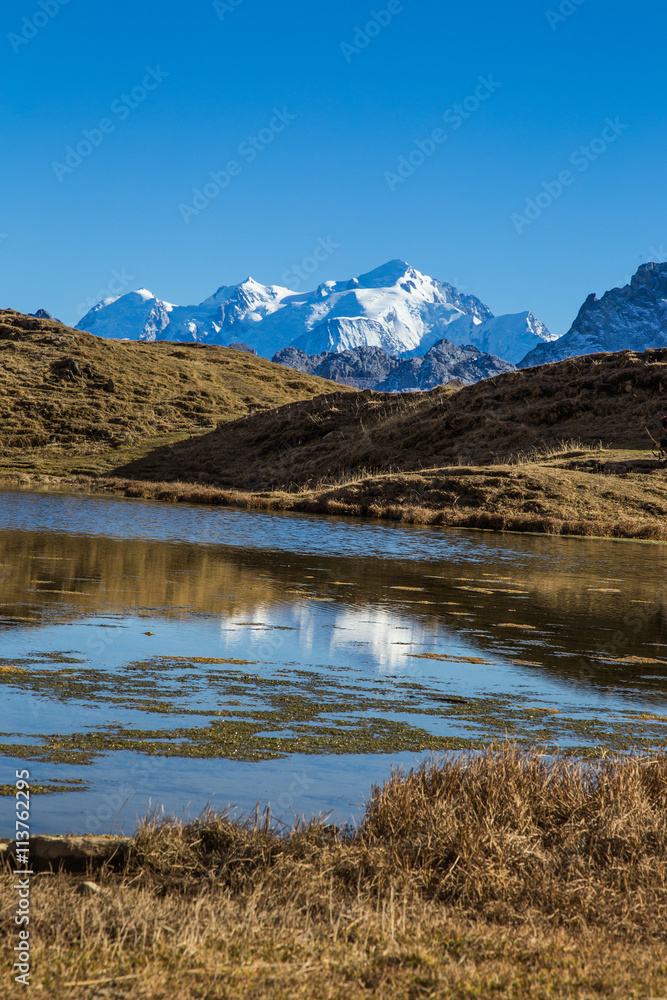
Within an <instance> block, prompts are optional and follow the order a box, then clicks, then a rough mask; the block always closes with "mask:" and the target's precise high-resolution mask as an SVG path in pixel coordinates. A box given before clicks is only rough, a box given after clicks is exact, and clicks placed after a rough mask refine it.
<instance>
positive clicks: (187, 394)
mask: <svg viewBox="0 0 667 1000" xmlns="http://www.w3.org/2000/svg"><path fill="white" fill-rule="evenodd" d="M334 389H335V390H337V391H340V386H338V385H335V384H334V383H329V382H326V381H324V380H322V379H318V378H315V377H313V376H309V375H302V374H301V373H300V372H295V371H291V370H289V369H286V368H282V367H281V366H280V365H274V364H271V362H269V361H265V360H264V359H263V358H257V357H255V356H254V355H252V354H247V353H244V352H241V351H235V350H230V349H227V348H223V347H209V346H201V345H196V344H192V345H185V344H171V343H133V342H124V341H111V340H103V339H102V338H100V337H94V336H92V335H91V334H89V333H82V332H80V331H78V330H72V329H70V328H69V327H66V326H63V325H62V324H60V323H57V322H56V321H54V320H44V319H36V318H33V317H31V316H24V315H22V314H21V313H17V312H13V311H12V310H9V309H5V310H0V473H2V472H3V471H4V472H9V471H12V472H15V471H16V470H24V471H27V472H46V473H51V474H56V475H63V474H66V473H67V472H71V471H74V470H76V471H81V472H89V473H94V472H100V471H104V470H106V469H109V468H111V467H113V466H114V465H118V464H119V463H121V462H124V461H130V460H132V459H136V458H138V457H139V456H141V455H143V454H144V453H145V452H146V451H148V450H150V449H151V448H155V447H156V446H158V445H160V444H163V445H164V444H172V443H173V442H176V441H179V440H181V439H183V438H187V437H189V436H191V435H195V434H196V435H200V434H202V433H204V432H205V431H206V430H207V429H211V428H214V427H216V426H217V424H218V423H220V422H224V421H228V420H230V419H233V418H237V417H240V416H244V415H247V414H248V413H251V412H253V411H254V410H258V409H263V408H270V407H273V406H280V405H281V404H284V403H288V402H291V401H293V400H302V399H307V398H309V397H311V396H313V395H315V394H320V393H327V392H330V391H333V390H334Z"/></svg>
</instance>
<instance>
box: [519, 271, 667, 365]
mask: <svg viewBox="0 0 667 1000" xmlns="http://www.w3.org/2000/svg"><path fill="white" fill-rule="evenodd" d="M660 347H667V263H664V264H642V266H641V267H640V268H639V269H638V271H637V273H636V274H635V275H634V277H633V278H632V280H631V281H630V284H629V285H624V287H623V288H612V289H611V290H610V291H608V292H605V294H604V295H603V296H602V298H601V299H598V297H597V295H595V293H594V292H592V293H591V294H590V295H589V296H588V298H587V299H586V301H585V302H584V304H583V306H582V307H581V309H580V310H579V314H578V316H577V318H576V319H575V321H574V323H573V324H572V326H571V327H570V329H569V330H568V332H567V333H566V334H565V336H564V337H561V338H560V339H559V340H555V341H554V342H553V343H551V344H540V345H539V346H538V347H536V348H534V350H532V351H530V352H529V353H528V354H527V355H526V356H525V358H524V359H523V360H522V361H520V362H519V368H532V367H534V366H536V365H544V364H547V363H548V362H550V361H563V360H565V358H573V357H578V356H580V355H582V354H598V353H600V352H602V351H626V350H630V351H646V350H649V349H651V348H660Z"/></svg>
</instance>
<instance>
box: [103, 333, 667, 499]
mask: <svg viewBox="0 0 667 1000" xmlns="http://www.w3.org/2000/svg"><path fill="white" fill-rule="evenodd" d="M666 394H667V349H662V350H653V351H646V352H644V353H643V354H637V353H634V352H632V351H622V352H620V353H618V354H598V355H589V356H587V357H583V358H571V359H569V360H567V361H562V362H559V363H557V364H551V365H544V366H543V367H541V368H529V369H525V370H524V371H520V372H510V373H508V374H505V375H499V376H497V377H496V378H493V379H487V380H485V381H483V382H478V383H477V384H476V385H472V386H467V387H465V388H463V389H458V390H452V389H451V388H447V387H444V388H440V389H434V390H433V391H432V392H427V393H405V394H398V395H391V394H382V393H373V392H370V390H367V391H365V392H361V393H350V392H335V393H332V394H329V395H327V396H318V397H315V398H314V399H308V400H305V401H302V402H297V403H290V404H288V405H286V406H282V407H279V408H278V409H273V410H270V411H267V412H264V413H256V414H253V415H252V416H251V417H249V418H247V419H243V420H236V421H234V422H233V423H231V424H228V425H227V426H226V427H225V428H224V431H214V432H213V433H211V434H207V435H204V436H202V437H200V438H198V439H195V440H193V441H188V442H184V443H183V444H180V445H176V446H174V447H173V448H166V449H161V450H157V451H155V452H153V453H151V454H150V455H148V456H146V457H145V458H143V459H142V460H141V461H139V462H135V463H133V464H130V465H128V466H126V467H122V468H117V469H116V474H117V475H119V476H131V477H132V478H137V479H144V480H146V479H154V480H160V481H164V480H180V481H181V482H183V481H193V480H197V481H198V482H202V483H206V484H209V485H211V486H219V487H223V488H232V489H237V490H246V491H249V492H263V491H269V490H286V491H298V490H300V489H313V488H315V487H316V485H317V484H318V483H324V484H327V483H332V482H340V481H341V480H343V479H346V480H350V479H353V478H356V477H358V476H359V473H360V470H362V469H372V470H375V471H376V472H382V473H408V472H421V471H423V470H426V469H443V468H446V467H461V466H464V465H471V466H475V467H479V466H487V465H500V464H506V463H508V462H516V461H517V459H519V460H521V461H523V462H525V461H534V460H535V459H536V458H537V459H538V460H549V459H551V458H553V457H555V456H557V455H559V456H561V457H564V455H565V454H566V453H567V451H568V449H569V450H574V451H575V452H579V451H581V450H589V449H591V448H593V449H598V448H599V444H600V441H602V442H603V443H604V446H605V448H607V449H621V448H625V449H632V450H635V451H636V450H640V449H648V448H650V446H651V445H650V441H649V439H648V437H647V435H646V432H645V430H644V427H645V426H648V427H653V428H654V431H655V433H656V434H657V433H659V424H658V417H659V416H660V414H661V413H662V412H664V409H665V408H666V407H665V402H664V397H665V395H666ZM573 440H574V442H575V443H574V446H573V448H571V447H570V442H572V441H573ZM562 442H566V444H565V445H563V444H562Z"/></svg>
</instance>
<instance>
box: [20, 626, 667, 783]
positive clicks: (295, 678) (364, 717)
mask: <svg viewBox="0 0 667 1000" xmlns="http://www.w3.org/2000/svg"><path fill="white" fill-rule="evenodd" d="M499 627H503V626H499ZM504 627H507V628H526V627H527V626H522V625H518V624H516V623H504ZM406 656H407V658H408V659H414V660H420V659H423V660H427V661H428V660H435V661H447V662H448V663H449V664H450V665H452V666H453V667H456V666H457V665H459V666H465V664H466V663H477V664H480V665H487V666H492V665H493V661H491V660H486V659H484V658H482V657H474V658H472V657H466V656H463V657H461V656H456V655H447V654H434V653H421V654H406ZM77 662H80V661H76V660H72V659H64V660H63V661H62V663H68V664H72V663H77ZM234 662H236V663H237V664H242V665H243V668H242V669H238V670H233V669H223V667H224V665H225V664H233V663H234ZM643 662H646V663H650V664H655V665H656V666H657V667H658V668H661V667H662V668H664V667H667V660H666V659H664V658H659V659H655V658H654V659H647V660H644V661H643ZM252 666H253V664H251V663H249V661H233V660H232V661H230V660H227V659H222V660H218V659H215V658H206V657H194V658H192V659H190V658H188V657H176V658H171V657H167V656H160V657H156V658H153V659H151V660H147V661H139V662H132V663H128V664H127V665H126V666H125V667H124V668H123V669H122V670H121V671H120V673H118V672H115V671H105V670H103V669H100V668H97V669H94V668H92V667H91V666H89V665H88V664H85V663H84V664H82V665H81V666H79V667H78V668H77V667H73V666H68V667H66V668H63V666H62V664H61V663H59V662H58V660H57V659H55V658H54V660H53V662H52V663H49V664H48V665H47V666H45V665H44V664H43V663H40V662H39V661H33V662H32V663H29V664H28V665H27V666H16V665H0V684H5V685H16V684H20V687H21V690H22V691H23V692H24V694H27V693H28V692H34V693H35V694H36V695H42V696H44V695H48V696H49V697H50V698H51V699H53V700H54V701H57V702H58V701H59V702H63V703H67V702H75V703H79V704H83V705H86V706H88V707H90V708H93V707H95V708H97V709H99V708H101V707H102V706H108V709H107V711H105V712H104V713H101V719H102V718H103V719H104V720H105V721H101V719H100V721H99V722H97V724H89V725H88V726H87V728H86V730H85V731H83V732H72V731H65V732H56V733H53V732H52V733H45V734H41V735H40V736H38V737H32V739H33V741H34V742H30V743H27V742H26V743H24V744H21V745H17V744H16V743H11V744H10V743H3V742H2V734H0V754H3V755H6V756H16V755H17V754H18V755H19V756H20V757H21V758H22V759H24V760H30V761H41V762H50V763H54V764H75V765H76V764H79V765H81V764H91V763H94V762H95V761H97V760H98V759H99V758H100V756H101V755H103V754H109V753H113V752H116V751H131V752H134V753H139V754H146V755H149V756H157V757H162V758H168V757H186V758H194V759H216V758H227V759H230V760H239V761H260V760H271V759H278V758H284V757H287V756H288V755H291V754H306V755H309V754H325V755H329V754H371V753H372V754H378V753H394V754H396V753H403V752H406V751H407V752H412V753H420V752H423V751H425V750H446V749H448V750H462V749H466V748H468V749H472V748H483V747H486V746H488V745H489V744H490V743H492V742H494V741H495V740H496V739H498V738H502V737H510V738H512V739H514V740H516V741H517V743H518V744H520V745H522V746H524V747H527V746H530V745H536V744H539V745H540V746H542V747H544V748H545V749H547V750H553V749H556V748H565V750H566V752H567V753H568V754H572V755H579V756H582V757H591V758H596V757H598V756H599V755H600V754H603V755H604V754H608V753H609V752H613V751H626V752H627V751H631V750H633V749H634V748H638V747H642V748H647V747H654V748H662V747H667V717H665V716H663V715H661V714H657V713H650V712H645V711H644V712H638V711H637V710H636V709H633V708H623V709H621V708H615V709H614V710H598V711H596V712H593V711H591V709H590V708H583V707H577V706H575V705H572V704H569V703H568V704H565V705H563V704H553V703H551V704H544V703H542V702H540V703H537V704H536V702H535V699H534V698H531V697H530V696H522V695H521V694H518V693H516V692H514V693H512V694H511V695H510V694H505V695H484V696H475V697H470V698H463V697H460V696H458V695H456V694H454V693H451V694H450V693H445V692H444V691H443V690H442V687H439V686H437V684H434V679H433V678H429V677H428V676H427V675H425V674H422V672H421V670H420V668H419V667H418V666H414V667H413V666H410V665H408V666H407V668H405V669H406V673H404V674H399V675H397V676H396V677H389V676H385V677H380V678H378V677H374V676H371V677H370V678H369V677H368V676H367V675H365V674H364V673H363V672H362V671H357V670H354V669H353V668H351V667H348V668H338V669H337V668H334V667H329V668H328V669H327V672H326V673H324V672H320V671H318V670H315V669H310V670H303V669H290V668H287V667H281V668H280V669H278V670H276V666H275V665H274V664H259V663H257V664H255V665H254V666H255V671H253V672H249V671H248V667H252ZM8 667H9V669H8ZM111 710H113V711H114V713H118V715H119V717H121V718H122V716H123V715H127V714H128V713H131V714H132V715H133V716H135V715H136V713H141V716H142V719H143V720H145V721H144V725H143V726H142V725H141V724H140V723H135V724H134V725H127V724H124V723H121V722H117V721H110V718H111V716H110V711H111ZM151 716H157V717H159V725H155V726H154V727H151V728H148V727H147V726H146V723H147V722H149V720H150V718H151ZM5 735H7V734H5Z"/></svg>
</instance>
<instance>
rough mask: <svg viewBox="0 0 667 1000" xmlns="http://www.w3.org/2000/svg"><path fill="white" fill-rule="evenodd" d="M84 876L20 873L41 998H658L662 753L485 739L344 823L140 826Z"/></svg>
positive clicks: (666, 775) (384, 791)
mask: <svg viewBox="0 0 667 1000" xmlns="http://www.w3.org/2000/svg"><path fill="white" fill-rule="evenodd" d="M90 874H91V873H88V875H89V877H90ZM94 876H95V877H96V879H97V881H98V883H99V884H100V885H101V887H102V890H103V891H102V892H101V893H100V894H98V895H96V896H93V897H90V898H82V897H81V896H80V895H78V894H77V887H78V885H79V883H80V882H81V881H82V880H83V879H84V878H85V877H86V876H85V875H84V874H81V875H68V874H64V873H63V874H60V875H56V876H37V877H35V879H34V883H33V886H34V888H33V895H32V907H33V913H34V925H31V926H32V928H33V935H34V943H35V953H34V956H33V974H34V986H33V988H35V987H36V988H37V989H38V990H39V994H40V995H41V996H44V997H64V996H67V997H72V998H75V1000H77V998H79V997H89V996H95V997H107V996H108V997H133V998H139V997H142V998H143V997H155V998H167V997H169V998H181V997H184V998H185V997H202V998H204V997H205V998H213V997H216V998H221V997H225V998H227V997H228V998H232V997H234V998H239V1000H245V998H259V997H262V998H264V997H266V998H285V1000H287V998H290V1000H293V998H294V1000H296V998H300V1000H317V998H339V997H340V998H355V1000H356V998H363V997H382V998H384V997H388V998H397V1000H398V998H426V997H438V998H445V997H447V998H449V997H453V998H464V997H465V998H469V997H478V998H486V997H489V996H497V997H499V998H515V1000H518V998H531V1000H532V998H533V997H542V996H544V997H546V996H549V997H562V998H565V997H568V998H569V997H577V998H589V997H590V998H592V997H605V998H607V997H614V998H618V1000H621V998H623V1000H625V998H627V997H634V998H639V997H643V998H646V997H649V996H655V997H657V996H661V995H664V994H665V990H667V940H666V937H667V935H666V933H665V927H666V926H667V924H666V922H665V918H666V917H667V759H665V757H652V758H649V757H647V756H639V757H635V758H629V759H624V760H617V761H607V762H602V763H600V764H599V765H597V766H596V767H590V766H586V767H584V766H583V765H580V764H577V763H575V762H572V761H566V760H562V759H556V760H553V759H549V758H546V757H544V756H541V755H539V754H536V753H533V754H522V753H519V752H518V751H517V750H515V749H514V748H512V747H506V746H505V747H499V748H495V749H493V750H490V751H488V752H486V753H484V754H482V755H480V756H478V757H471V758H460V759H458V760H454V759H446V760H441V761H440V762H433V763H431V764H429V765H425V766H424V767H422V768H421V769H420V770H418V771H416V772H413V773H410V774H409V775H405V774H401V773H397V774H395V775H394V776H393V777H392V779H391V780H390V781H389V782H388V783H387V784H386V785H385V786H384V787H383V788H379V789H374V790H373V793H372V796H371V799H370V801H369V804H368V808H367V812H366V815H365V818H364V820H363V823H362V825H361V826H360V828H359V829H358V830H334V829H331V828H328V827H326V826H325V825H323V824H322V823H319V822H312V823H308V824H302V825H300V826H299V827H298V828H297V829H296V830H293V831H281V830H276V829H275V828H274V827H272V826H271V824H270V823H269V822H267V821H266V820H265V819H264V820H263V819H262V817H255V818H254V819H253V820H252V821H250V822H248V823H245V824H243V823H234V822H231V821H230V820H229V819H227V818H225V817H224V816H222V817H221V816H216V815H213V814H209V815H207V816H204V817H202V818H201V819H200V820H198V821H196V822H193V823H189V824H187V825H182V824H180V823H175V822H174V823H166V822H164V821H157V822H156V821H155V820H152V821H148V822H147V823H146V824H145V825H144V827H143V828H142V830H140V832H139V833H138V835H137V836H136V838H135V841H134V846H133V849H132V852H131V855H130V857H129V860H127V861H126V862H124V867H123V869H122V870H120V871H116V872H114V871H112V870H110V869H108V868H106V869H103V870H101V871H98V872H96V873H94ZM11 882H12V880H11V878H9V877H6V879H5V885H4V891H3V895H2V911H1V913H2V927H3V930H4V931H5V933H6V944H5V962H6V963H7V964H8V954H9V949H10V945H11V940H12V937H13V925H12V911H13V906H14V905H15V904H14V899H13V892H12V889H11ZM6 967H7V965H6ZM95 981H97V982H98V985H97V986H92V985H91V982H92V983H94V982H95ZM5 982H7V980H6V979H5ZM71 984H83V985H71ZM2 995H7V996H8V995H10V993H9V992H5V993H3V994H2Z"/></svg>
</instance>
